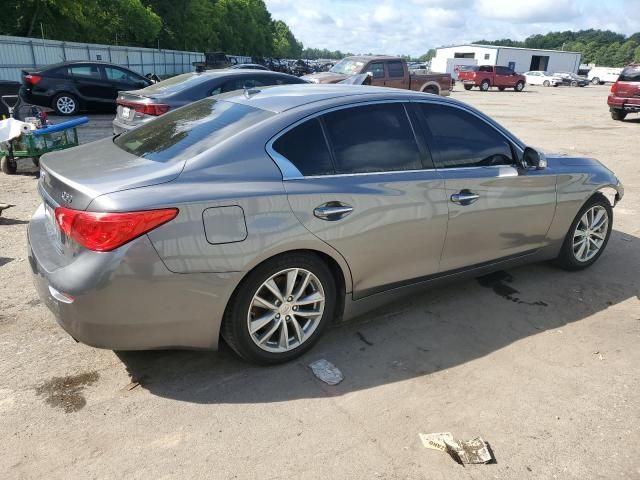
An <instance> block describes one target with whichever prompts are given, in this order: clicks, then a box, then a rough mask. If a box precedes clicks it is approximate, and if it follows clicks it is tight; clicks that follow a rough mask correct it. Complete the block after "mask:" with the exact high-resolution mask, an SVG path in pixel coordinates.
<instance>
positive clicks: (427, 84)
mask: <svg viewBox="0 0 640 480" xmlns="http://www.w3.org/2000/svg"><path fill="white" fill-rule="evenodd" d="M428 88H435V90H436V93H435V94H436V95H440V85H439V84H438V82H434V81H433V80H429V81H427V82H425V83H423V84H422V87H420V91H421V92H423V93H431V92H428V91H427V89H428Z"/></svg>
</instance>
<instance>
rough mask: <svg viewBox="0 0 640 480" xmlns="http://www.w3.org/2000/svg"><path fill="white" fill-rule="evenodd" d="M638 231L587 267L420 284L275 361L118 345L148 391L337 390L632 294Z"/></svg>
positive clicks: (487, 346) (470, 352)
mask: <svg viewBox="0 0 640 480" xmlns="http://www.w3.org/2000/svg"><path fill="white" fill-rule="evenodd" d="M638 271H640V239H639V238H637V237H634V236H631V235H628V234H625V233H621V232H618V231H614V232H613V233H612V236H611V239H610V243H609V246H608V248H607V251H605V253H604V254H603V256H602V257H601V258H600V259H599V261H598V262H596V264H594V265H593V266H592V267H591V268H589V269H587V270H584V271H580V272H566V271H564V270H560V269H558V268H556V267H554V266H552V265H549V264H535V265H529V266H524V267H520V268H515V269H510V270H509V271H508V272H498V273H495V274H491V275H489V276H485V277H481V278H480V279H475V280H474V279H469V280H465V281H462V282H458V283H455V284H452V285H448V286H444V287H439V288H432V289H426V290H424V292H423V293H420V294H418V295H414V296H412V297H409V298H408V299H405V300H399V301H397V302H395V303H393V304H390V305H388V306H386V307H384V308H383V309H378V310H375V311H373V312H371V313H370V314H368V315H366V316H364V317H362V318H360V319H357V320H354V321H351V322H345V323H343V324H340V325H337V326H335V327H334V328H332V329H330V330H329V331H327V332H326V333H325V335H324V337H323V338H322V339H321V340H320V342H319V343H318V344H317V345H316V346H315V347H314V348H313V349H312V350H311V351H310V352H308V353H307V354H305V355H304V356H303V357H301V358H299V359H297V360H295V361H293V362H291V363H288V364H284V365H279V366H275V367H257V366H254V365H250V364H247V363H246V362H243V361H242V360H240V359H238V358H237V357H236V356H235V354H234V353H233V352H232V351H231V350H230V348H229V347H227V346H226V345H225V344H224V343H222V344H221V348H220V351H219V352H194V351H151V352H117V355H118V356H119V357H120V359H121V360H122V362H123V363H124V364H125V366H126V368H127V370H128V372H129V374H130V375H131V376H132V378H133V379H134V381H138V382H139V383H140V384H141V386H142V388H145V389H147V390H148V391H149V392H151V393H152V394H154V395H158V396H160V397H165V398H171V399H175V400H180V401H184V402H193V403H202V404H210V403H267V402H280V401H286V400H292V399H300V398H316V397H330V396H340V395H343V394H346V393H349V392H354V391H359V390H365V389H370V388H374V387H377V386H380V385H385V384H390V383H394V382H400V381H403V380H407V379H411V378H415V377H422V376H428V375H430V374H432V373H434V372H437V371H440V370H444V369H448V368H452V367H456V366H457V365H461V364H464V363H467V362H472V361H474V360H475V359H478V358H481V357H484V356H486V355H489V354H491V353H492V352H494V351H496V350H499V349H501V348H504V347H506V346H508V345H510V344H512V343H514V342H517V341H518V340H521V339H523V338H526V337H529V336H532V335H538V334H540V333H543V332H545V331H547V330H550V329H555V328H558V327H562V326H564V325H567V324H569V323H572V322H576V321H580V320H583V319H585V318H588V317H590V316H591V315H593V314H596V313H598V312H600V311H602V310H605V309H607V308H610V307H611V306H613V305H617V304H619V303H621V302H624V301H626V300H628V299H630V298H638V299H640V279H639V278H638V274H637V272H638ZM321 358H325V359H327V360H329V361H331V362H332V363H334V364H335V365H336V366H337V367H338V368H339V369H340V370H341V371H342V373H343V374H344V377H345V379H344V381H343V382H342V383H340V384H339V385H337V386H333V387H329V386H328V385H325V384H324V383H322V382H320V381H319V380H318V379H316V378H315V377H314V376H313V375H312V373H311V371H310V370H309V368H308V367H307V365H308V364H309V363H311V362H313V361H315V360H317V359H321Z"/></svg>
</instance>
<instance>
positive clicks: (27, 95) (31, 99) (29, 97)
mask: <svg viewBox="0 0 640 480" xmlns="http://www.w3.org/2000/svg"><path fill="white" fill-rule="evenodd" d="M18 95H20V98H21V99H22V100H23V101H24V102H26V103H29V104H31V105H38V106H40V107H51V103H52V102H53V97H52V96H51V95H46V94H45V95H37V94H34V93H33V91H32V90H31V89H29V88H26V87H25V86H24V85H23V86H21V87H20V90H19V91H18Z"/></svg>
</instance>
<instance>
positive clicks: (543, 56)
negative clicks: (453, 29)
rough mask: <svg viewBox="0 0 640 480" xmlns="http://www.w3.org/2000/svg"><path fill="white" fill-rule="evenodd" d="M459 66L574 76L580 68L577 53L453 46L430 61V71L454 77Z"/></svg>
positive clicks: (438, 52) (439, 50)
mask: <svg viewBox="0 0 640 480" xmlns="http://www.w3.org/2000/svg"><path fill="white" fill-rule="evenodd" d="M461 65H500V66H503V67H510V68H512V69H513V70H515V71H516V72H518V73H523V72H528V71H529V70H546V71H549V72H552V73H553V72H573V73H576V72H577V71H578V67H579V66H580V53H579V52H565V51H562V50H540V49H535V48H516V47H498V46H494V45H457V46H453V47H441V48H438V49H436V56H435V57H433V59H432V60H431V71H433V72H447V73H451V74H452V75H454V76H455V74H456V72H457V69H456V67H457V66H461Z"/></svg>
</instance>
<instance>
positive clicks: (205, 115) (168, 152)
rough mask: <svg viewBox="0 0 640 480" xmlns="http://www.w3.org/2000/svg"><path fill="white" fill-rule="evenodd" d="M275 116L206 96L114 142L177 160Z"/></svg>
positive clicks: (145, 155) (157, 158)
mask: <svg viewBox="0 0 640 480" xmlns="http://www.w3.org/2000/svg"><path fill="white" fill-rule="evenodd" d="M272 115H273V113H271V112H267V111H265V110H260V109H257V108H253V107H249V106H247V105H241V104H237V103H231V102H224V101H218V100H215V99H213V98H205V99H204V100H200V101H199V102H195V103H192V104H190V105H187V106H186V107H183V108H179V109H178V110H174V111H173V112H169V113H167V114H165V115H162V116H161V117H158V118H157V119H156V120H154V121H153V122H149V123H145V124H143V125H141V126H140V127H138V128H135V129H133V130H131V131H130V132H127V133H124V134H122V135H120V136H119V137H117V138H116V139H115V140H114V143H115V144H116V145H117V146H119V147H120V148H122V149H123V150H125V151H127V152H129V153H132V154H133V155H137V156H138V157H143V158H147V159H149V160H154V161H157V162H175V161H180V160H185V159H188V158H191V157H193V156H195V155H198V154H199V153H202V152H204V151H205V150H208V149H209V148H211V147H213V146H215V145H216V144H217V143H220V142H221V141H223V140H225V139H227V138H229V137H231V136H233V135H235V134H236V133H239V132H241V131H242V130H245V129H247V128H249V127H251V126H252V125H255V124H256V123H258V122H261V121H262V120H264V119H266V118H268V117H270V116H272Z"/></svg>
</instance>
